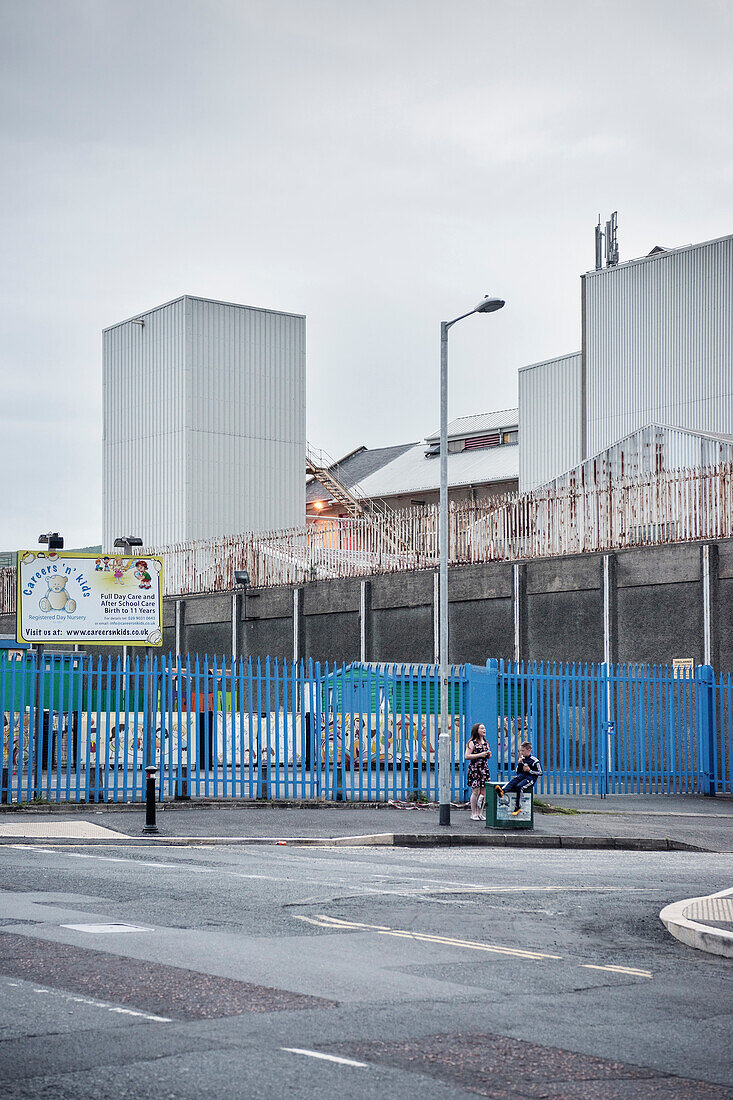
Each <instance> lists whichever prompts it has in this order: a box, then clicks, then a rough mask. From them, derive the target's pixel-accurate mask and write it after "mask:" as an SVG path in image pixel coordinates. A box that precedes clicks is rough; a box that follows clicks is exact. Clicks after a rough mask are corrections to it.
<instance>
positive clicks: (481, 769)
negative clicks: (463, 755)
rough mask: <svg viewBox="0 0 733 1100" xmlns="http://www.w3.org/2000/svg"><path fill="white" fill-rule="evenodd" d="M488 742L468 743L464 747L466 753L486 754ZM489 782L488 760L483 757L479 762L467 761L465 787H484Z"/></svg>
mask: <svg viewBox="0 0 733 1100" xmlns="http://www.w3.org/2000/svg"><path fill="white" fill-rule="evenodd" d="M488 747H489V743H488V741H486V740H484V741H469V742H468V744H467V745H466V751H467V752H486V750H487V749H488ZM488 782H489V759H488V757H486V756H484V757H482V759H481V760H469V761H468V772H467V773H466V786H467V787H472V788H474V787H485V786H486V784H487V783H488Z"/></svg>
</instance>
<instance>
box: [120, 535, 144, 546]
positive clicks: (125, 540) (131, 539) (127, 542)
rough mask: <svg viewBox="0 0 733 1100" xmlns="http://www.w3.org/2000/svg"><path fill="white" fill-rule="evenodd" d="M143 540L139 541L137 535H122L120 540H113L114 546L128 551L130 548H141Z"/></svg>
mask: <svg viewBox="0 0 733 1100" xmlns="http://www.w3.org/2000/svg"><path fill="white" fill-rule="evenodd" d="M142 544H143V540H142V539H139V538H138V537H137V535H123V536H122V538H119V539H115V546H121V547H122V549H123V550H127V549H129V547H131V546H142Z"/></svg>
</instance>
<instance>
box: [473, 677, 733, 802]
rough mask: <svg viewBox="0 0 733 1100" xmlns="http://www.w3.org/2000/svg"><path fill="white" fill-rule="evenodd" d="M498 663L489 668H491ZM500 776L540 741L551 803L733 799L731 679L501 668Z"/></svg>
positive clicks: (543, 788)
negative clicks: (568, 798) (525, 747)
mask: <svg viewBox="0 0 733 1100" xmlns="http://www.w3.org/2000/svg"><path fill="white" fill-rule="evenodd" d="M493 664H496V662H491V661H490V662H489V663H488V666H487V667H489V668H491V666H492V665H493ZM497 675H498V700H499V715H498V728H499V761H500V764H499V768H500V773H501V774H502V775H503V774H505V773H506V772H507V771H508V770H510V769H511V767H512V764H513V762H514V761H516V759H517V756H518V752H519V744H520V742H521V741H523V740H528V741H531V742H532V744H533V746H534V752H535V754H536V755H537V756H538V757H539V759H540V761H541V762H542V766H543V769H544V775H543V777H542V779H541V780H540V782H539V783H538V785H537V789H538V791H540V792H543V793H547V794H600V795H602V796H603V795H606V794H642V793H643V794H715V793H716V792H717V791H720V792H721V793H730V792H731V790H732V789H733V787H732V783H731V756H732V748H733V686H732V685H731V677H730V676H728V677H727V678H725V679H724V678H723V677H720V678H719V679H718V680H717V681H716V678H715V674H714V672H713V669H712V668H710V667H709V666H707V665H701V666H699V667H698V668H696V669H694V670H677V669H669V668H660V667H656V666H654V667H649V666H623V665H618V666H608V665H605V664H600V665H588V664H584V665H580V664H573V665H570V664H564V665H563V664H537V663H536V662H535V663H532V664H506V665H505V664H504V663H503V662H501V663H499V664H497Z"/></svg>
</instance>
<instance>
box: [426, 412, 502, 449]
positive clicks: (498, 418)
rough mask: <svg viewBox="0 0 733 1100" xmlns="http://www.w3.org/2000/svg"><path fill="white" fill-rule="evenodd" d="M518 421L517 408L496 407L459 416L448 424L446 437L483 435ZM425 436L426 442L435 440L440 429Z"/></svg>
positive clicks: (438, 436)
mask: <svg viewBox="0 0 733 1100" xmlns="http://www.w3.org/2000/svg"><path fill="white" fill-rule="evenodd" d="M518 423H519V409H498V410H497V411H496V412H486V413H474V415H473V416H459V417H457V418H456V419H455V420H451V421H450V423H449V424H448V438H449V439H450V438H453V439H462V438H463V437H464V436H466V435H484V434H485V433H487V432H495V431H497V430H498V429H499V428H516V426H517V424H518ZM425 438H426V440H427V442H428V443H434V442H436V440H439V439H440V429H438V431H437V432H433V434H432V435H428V436H426V437H425Z"/></svg>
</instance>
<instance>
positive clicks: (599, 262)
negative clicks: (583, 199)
mask: <svg viewBox="0 0 733 1100" xmlns="http://www.w3.org/2000/svg"><path fill="white" fill-rule="evenodd" d="M602 267H603V230H602V229H601V215H600V214H599V215H598V225H597V226H596V271H600V270H601V268H602Z"/></svg>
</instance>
